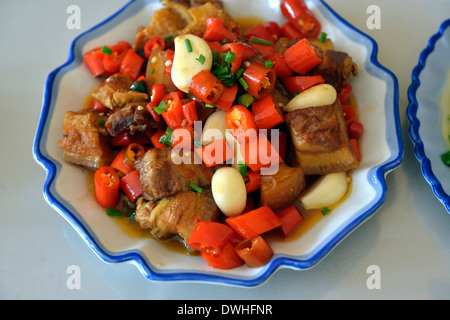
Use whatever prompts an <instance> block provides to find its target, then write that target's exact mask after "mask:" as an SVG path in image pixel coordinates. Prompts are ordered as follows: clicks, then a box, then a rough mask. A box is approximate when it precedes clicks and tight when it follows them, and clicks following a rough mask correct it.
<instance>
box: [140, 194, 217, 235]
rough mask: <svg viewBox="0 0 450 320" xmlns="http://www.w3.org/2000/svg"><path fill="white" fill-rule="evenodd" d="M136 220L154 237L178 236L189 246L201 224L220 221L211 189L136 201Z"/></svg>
mask: <svg viewBox="0 0 450 320" xmlns="http://www.w3.org/2000/svg"><path fill="white" fill-rule="evenodd" d="M135 219H136V221H137V222H138V223H139V225H140V226H141V228H143V229H150V231H151V232H152V234H153V235H155V236H156V237H158V238H160V239H167V238H169V237H172V236H174V235H179V236H180V237H181V239H183V240H184V241H185V242H186V243H187V241H188V240H189V237H190V236H191V234H192V231H193V230H194V228H195V224H196V219H198V221H217V220H218V219H219V209H218V207H217V206H216V203H215V202H214V198H213V196H212V193H211V190H209V189H204V190H203V191H202V192H193V191H187V192H181V193H179V194H177V195H176V196H174V197H170V198H165V199H162V200H158V201H147V200H145V199H144V198H142V197H141V198H139V199H138V200H137V208H136V216H135Z"/></svg>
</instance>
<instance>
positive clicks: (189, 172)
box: [135, 148, 213, 200]
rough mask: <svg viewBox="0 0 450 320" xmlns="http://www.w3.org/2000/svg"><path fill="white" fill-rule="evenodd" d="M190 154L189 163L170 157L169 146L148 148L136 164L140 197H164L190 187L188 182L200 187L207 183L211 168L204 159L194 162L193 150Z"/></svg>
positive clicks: (209, 181) (187, 189)
mask: <svg viewBox="0 0 450 320" xmlns="http://www.w3.org/2000/svg"><path fill="white" fill-rule="evenodd" d="M190 156H191V158H190V163H186V162H188V161H184V162H182V163H180V164H176V163H174V161H173V158H172V150H170V149H158V148H154V149H150V150H148V151H147V152H146V153H145V154H144V156H142V157H141V158H139V159H138V160H137V161H136V165H135V167H136V170H138V171H139V173H140V179H139V180H140V183H141V186H142V191H143V197H144V198H145V199H147V200H157V199H163V198H167V197H170V196H173V195H175V194H177V193H180V192H184V191H190V190H192V189H191V188H190V187H189V184H190V183H193V184H195V185H197V186H199V187H206V186H210V185H211V179H212V176H213V170H212V169H210V168H208V167H206V166H205V165H204V164H203V163H201V164H196V163H194V153H192V154H191V155H190Z"/></svg>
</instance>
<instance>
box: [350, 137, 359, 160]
mask: <svg viewBox="0 0 450 320" xmlns="http://www.w3.org/2000/svg"><path fill="white" fill-rule="evenodd" d="M350 146H351V147H352V150H353V153H354V155H355V158H356V160H357V161H360V160H361V154H360V153H359V147H358V140H356V139H355V138H352V139H350Z"/></svg>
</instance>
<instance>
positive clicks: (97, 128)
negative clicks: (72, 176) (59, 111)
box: [58, 111, 114, 170]
mask: <svg viewBox="0 0 450 320" xmlns="http://www.w3.org/2000/svg"><path fill="white" fill-rule="evenodd" d="M105 119H106V118H105V117H104V116H100V115H98V113H95V112H90V111H81V112H73V111H68V112H66V114H65V116H64V120H63V139H62V140H61V141H59V143H58V147H59V148H60V149H62V150H63V151H64V153H63V159H64V160H65V161H68V162H71V163H74V164H77V165H82V166H85V167H87V168H89V169H92V170H96V169H98V168H100V167H102V166H104V165H109V164H110V162H111V161H112V159H113V156H114V151H113V150H112V148H111V147H110V144H109V140H110V136H109V135H108V133H107V131H106V129H105V128H104V127H103V126H102V125H101V124H100V122H101V121H105Z"/></svg>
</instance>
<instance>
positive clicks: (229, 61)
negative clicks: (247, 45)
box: [224, 51, 236, 63]
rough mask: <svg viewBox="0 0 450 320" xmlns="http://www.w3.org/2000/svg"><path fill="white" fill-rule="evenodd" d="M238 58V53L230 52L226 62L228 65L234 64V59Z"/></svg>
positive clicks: (226, 56)
mask: <svg viewBox="0 0 450 320" xmlns="http://www.w3.org/2000/svg"><path fill="white" fill-rule="evenodd" d="M235 57H236V53H234V52H233V51H228V52H227V54H226V55H225V59H224V60H225V61H226V62H228V63H232V62H233V61H234V58H235Z"/></svg>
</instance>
